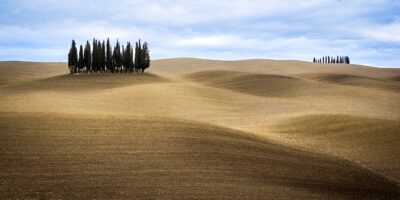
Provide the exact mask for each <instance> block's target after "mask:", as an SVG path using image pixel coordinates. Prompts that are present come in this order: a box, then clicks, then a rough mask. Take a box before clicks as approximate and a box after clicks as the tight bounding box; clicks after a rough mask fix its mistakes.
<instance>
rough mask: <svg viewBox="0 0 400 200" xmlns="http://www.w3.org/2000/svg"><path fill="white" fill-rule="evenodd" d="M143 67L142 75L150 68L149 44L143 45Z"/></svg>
mask: <svg viewBox="0 0 400 200" xmlns="http://www.w3.org/2000/svg"><path fill="white" fill-rule="evenodd" d="M142 52H143V65H142V73H143V72H144V70H146V69H147V68H149V67H150V54H149V44H148V43H147V42H144V43H143V50H142Z"/></svg>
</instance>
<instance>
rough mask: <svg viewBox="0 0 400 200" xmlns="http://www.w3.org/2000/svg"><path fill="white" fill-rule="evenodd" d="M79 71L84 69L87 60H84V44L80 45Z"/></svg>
mask: <svg viewBox="0 0 400 200" xmlns="http://www.w3.org/2000/svg"><path fill="white" fill-rule="evenodd" d="M78 66H79V68H78V72H80V70H82V69H83V68H84V67H85V61H84V57H83V47H82V45H80V47H79V59H78Z"/></svg>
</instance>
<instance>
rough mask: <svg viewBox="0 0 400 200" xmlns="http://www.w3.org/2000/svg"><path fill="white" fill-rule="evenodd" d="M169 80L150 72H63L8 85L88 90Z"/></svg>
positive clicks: (38, 88)
mask: <svg viewBox="0 0 400 200" xmlns="http://www.w3.org/2000/svg"><path fill="white" fill-rule="evenodd" d="M170 81H171V80H169V79H167V78H164V77H160V76H158V75H155V74H152V73H144V74H130V73H127V74H109V73H105V74H74V75H70V74H64V75H59V76H53V77H49V78H44V79H39V80H34V81H29V82H24V83H21V84H17V85H14V86H11V87H9V89H15V90H16V91H21V90H30V91H34V90H53V91H90V90H104V89H113V88H119V87H127V86H133V85H143V84H154V83H162V82H170Z"/></svg>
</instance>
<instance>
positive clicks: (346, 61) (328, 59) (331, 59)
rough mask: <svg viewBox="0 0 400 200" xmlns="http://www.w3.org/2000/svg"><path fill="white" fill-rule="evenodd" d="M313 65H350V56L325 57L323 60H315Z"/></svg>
mask: <svg viewBox="0 0 400 200" xmlns="http://www.w3.org/2000/svg"><path fill="white" fill-rule="evenodd" d="M313 63H323V64H336V63H340V64H350V58H349V57H348V56H336V57H331V56H324V57H322V58H319V59H316V58H314V59H313Z"/></svg>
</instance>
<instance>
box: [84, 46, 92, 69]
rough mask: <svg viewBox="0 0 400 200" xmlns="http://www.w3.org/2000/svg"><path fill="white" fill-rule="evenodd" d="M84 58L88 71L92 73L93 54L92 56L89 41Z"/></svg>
mask: <svg viewBox="0 0 400 200" xmlns="http://www.w3.org/2000/svg"><path fill="white" fill-rule="evenodd" d="M83 58H84V62H85V67H86V71H87V72H90V71H91V66H92V54H91V50H90V44H89V41H86V45H85V51H84V53H83Z"/></svg>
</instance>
